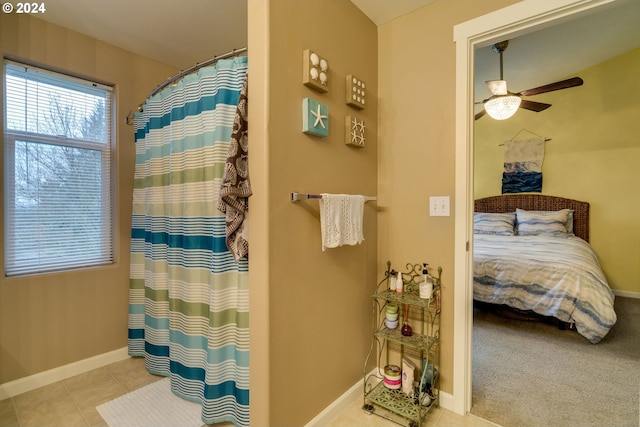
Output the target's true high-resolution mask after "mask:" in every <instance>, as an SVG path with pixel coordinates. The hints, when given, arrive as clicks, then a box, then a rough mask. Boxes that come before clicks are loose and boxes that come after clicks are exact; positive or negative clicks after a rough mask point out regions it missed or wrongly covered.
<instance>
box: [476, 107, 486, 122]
mask: <svg viewBox="0 0 640 427" xmlns="http://www.w3.org/2000/svg"><path fill="white" fill-rule="evenodd" d="M485 114H487V111H486V110H485V109H484V108H483V109H482V110H480V111H478V112H477V113H476V115H475V116H474V120H478V119H479V118H480V117H482V116H484V115H485Z"/></svg>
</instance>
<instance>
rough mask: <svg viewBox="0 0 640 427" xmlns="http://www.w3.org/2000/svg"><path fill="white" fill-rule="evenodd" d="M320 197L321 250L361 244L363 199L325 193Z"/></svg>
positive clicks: (354, 196)
mask: <svg viewBox="0 0 640 427" xmlns="http://www.w3.org/2000/svg"><path fill="white" fill-rule="evenodd" d="M321 196H322V199H320V201H319V203H320V228H321V230H322V250H323V251H324V250H325V249H326V248H337V247H338V246H343V245H359V244H360V243H362V241H363V240H364V235H363V232H362V219H363V216H364V202H365V197H364V196H360V195H349V194H326V193H323V194H321Z"/></svg>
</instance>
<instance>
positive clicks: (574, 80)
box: [518, 77, 584, 96]
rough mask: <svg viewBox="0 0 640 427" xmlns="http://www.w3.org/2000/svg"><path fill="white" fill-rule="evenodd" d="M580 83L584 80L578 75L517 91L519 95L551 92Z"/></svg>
mask: <svg viewBox="0 0 640 427" xmlns="http://www.w3.org/2000/svg"><path fill="white" fill-rule="evenodd" d="M582 83H584V81H583V80H582V79H581V78H580V77H572V78H570V79H567V80H562V81H559V82H555V83H551V84H548V85H544V86H539V87H536V88H533V89H528V90H523V91H522V92H520V93H518V95H520V96H532V95H538V94H541V93H547V92H553V91H554V90H560V89H568V88H570V87H575V86H582Z"/></svg>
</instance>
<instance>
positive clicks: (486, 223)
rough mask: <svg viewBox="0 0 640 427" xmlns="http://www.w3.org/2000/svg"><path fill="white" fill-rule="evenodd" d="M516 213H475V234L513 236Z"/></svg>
mask: <svg viewBox="0 0 640 427" xmlns="http://www.w3.org/2000/svg"><path fill="white" fill-rule="evenodd" d="M515 223H516V213H515V212H509V213H488V212H475V213H474V214H473V232H474V233H475V234H497V235H500V236H513V235H514V232H513V229H514V225H515Z"/></svg>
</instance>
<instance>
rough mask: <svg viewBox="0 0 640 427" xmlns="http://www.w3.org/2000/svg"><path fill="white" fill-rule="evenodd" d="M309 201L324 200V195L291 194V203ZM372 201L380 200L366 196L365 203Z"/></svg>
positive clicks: (293, 192)
mask: <svg viewBox="0 0 640 427" xmlns="http://www.w3.org/2000/svg"><path fill="white" fill-rule="evenodd" d="M307 199H322V194H306V193H297V192H295V191H292V192H291V201H292V202H297V201H300V200H307ZM371 200H378V198H377V197H371V196H364V201H365V202H368V201H371Z"/></svg>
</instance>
